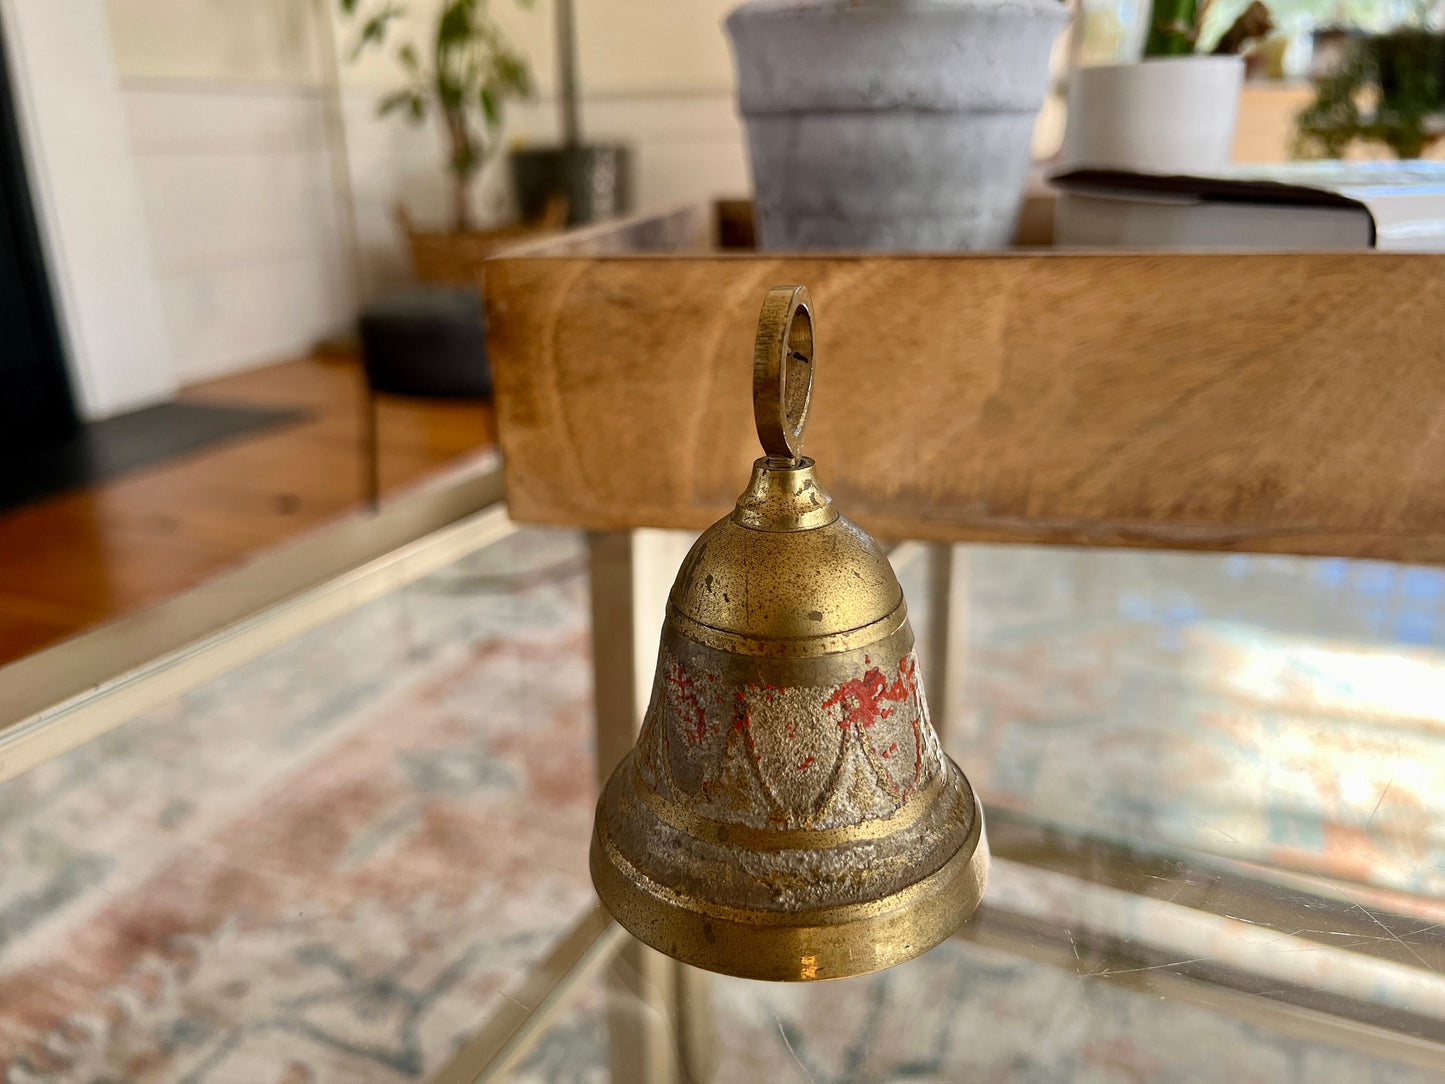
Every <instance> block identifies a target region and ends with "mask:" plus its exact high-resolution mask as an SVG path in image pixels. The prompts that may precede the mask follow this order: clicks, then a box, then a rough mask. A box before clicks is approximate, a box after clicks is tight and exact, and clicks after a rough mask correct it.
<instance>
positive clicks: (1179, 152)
mask: <svg viewBox="0 0 1445 1084" xmlns="http://www.w3.org/2000/svg"><path fill="white" fill-rule="evenodd" d="M1243 84H1244V61H1243V60H1242V59H1241V58H1239V57H1237V56H1181V57H1158V58H1152V59H1148V60H1141V61H1139V62H1138V63H1137V64H1108V65H1103V66H1100V67H1096V68H1078V69H1075V70H1074V72H1073V73H1072V74H1071V75H1070V78H1069V96H1068V103H1069V112H1068V122H1067V124H1068V127H1067V128H1066V129H1065V132H1064V146H1063V149H1062V151H1060V153H1059V162H1060V165H1061V166H1063V167H1064V168H1066V169H1075V168H1078V167H1081V166H1094V167H1098V168H1103V169H1131V170H1136V171H1139V172H1142V173H1165V174H1173V173H1181V174H1191V173H1215V172H1218V171H1219V170H1221V169H1223V168H1224V167H1225V166H1227V165H1229V158H1230V149H1231V148H1232V147H1233V145H1234V125H1235V120H1236V118H1237V117H1238V115H1239V92H1240V88H1241V87H1242V86H1243Z"/></svg>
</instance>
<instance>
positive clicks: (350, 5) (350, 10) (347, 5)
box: [341, 0, 356, 15]
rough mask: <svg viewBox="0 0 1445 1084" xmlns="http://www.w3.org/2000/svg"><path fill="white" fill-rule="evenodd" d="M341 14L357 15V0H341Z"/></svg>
mask: <svg viewBox="0 0 1445 1084" xmlns="http://www.w3.org/2000/svg"><path fill="white" fill-rule="evenodd" d="M341 14H343V15H355V14H356V0H341Z"/></svg>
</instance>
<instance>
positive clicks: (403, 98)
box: [376, 89, 416, 117]
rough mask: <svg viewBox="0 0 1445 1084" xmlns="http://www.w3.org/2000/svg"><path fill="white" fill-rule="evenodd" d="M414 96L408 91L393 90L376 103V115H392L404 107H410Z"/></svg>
mask: <svg viewBox="0 0 1445 1084" xmlns="http://www.w3.org/2000/svg"><path fill="white" fill-rule="evenodd" d="M415 97H416V95H415V94H414V93H413V92H412V91H411V90H410V89H407V90H394V91H392V92H391V93H390V94H388V95H386V96H385V97H384V98H382V99H381V101H379V102H377V103H376V115H377V116H378V117H384V116H386V115H387V114H388V113H393V112H395V111H396V110H398V109H400V108H401V107H402V106H404V105H410V104H411V100H412V99H413V98H415Z"/></svg>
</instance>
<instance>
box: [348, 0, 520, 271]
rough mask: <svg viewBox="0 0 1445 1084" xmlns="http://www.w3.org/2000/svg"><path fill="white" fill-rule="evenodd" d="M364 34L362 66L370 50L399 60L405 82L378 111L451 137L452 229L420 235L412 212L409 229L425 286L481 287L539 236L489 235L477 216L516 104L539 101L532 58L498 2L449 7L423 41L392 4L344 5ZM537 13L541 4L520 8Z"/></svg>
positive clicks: (357, 49) (376, 0)
mask: <svg viewBox="0 0 1445 1084" xmlns="http://www.w3.org/2000/svg"><path fill="white" fill-rule="evenodd" d="M339 2H340V5H341V11H342V13H343V14H344V15H345V16H347V17H349V18H351V19H354V20H356V22H357V23H358V26H359V29H358V34H357V38H356V42H355V44H354V46H353V49H352V52H351V59H352V60H353V61H355V60H356V59H357V58H359V57H360V56H361V55H362V54H364V53H365V52H367V51H368V50H370V49H387V48H388V47H389V45H390V44H391V43H392V41H393V39H394V38H397V37H400V38H402V39H403V40H401V41H399V42H398V43H397V44H396V48H395V51H394V53H393V54H392V55H393V56H394V57H395V60H396V63H397V65H398V67H399V68H400V69H401V73H402V77H403V81H402V84H401V85H400V86H399V87H397V88H396V89H395V90H392V91H390V92H389V93H387V94H386V95H385V96H383V97H382V99H381V100H380V102H379V103H378V104H377V112H378V113H379V114H380V115H381V116H388V115H393V114H399V115H401V116H403V117H404V118H406V120H407V121H409V122H410V123H413V124H418V125H424V124H429V123H437V124H439V125H440V127H441V130H442V132H443V135H444V137H445V141H446V142H445V146H446V169H447V173H448V176H449V179H450V185H451V229H450V230H447V231H424V230H418V229H416V228H415V227H414V226H413V224H412V222H411V221H410V219H409V217H408V216H407V215H406V213H405V210H404V209H403V210H402V212H401V213H402V220H403V224H404V225H405V226H406V230H407V235H408V239H409V240H410V242H411V247H412V255H413V258H414V260H415V262H416V265H417V266H416V271H417V274H418V276H419V277H421V278H424V279H444V280H451V281H460V282H475V281H476V271H477V264H478V262H479V261H480V260H481V259H483V258H485V257H486V256H487V255H490V254H491V252H492V251H494V250H495V249H496V247H497V246H498V245H499V244H502V243H505V242H507V241H509V240H515V239H517V237H518V236H519V234H522V233H526V232H530V231H528V230H526V229H525V228H523V229H518V228H511V229H502V230H486V231H479V230H477V229H476V228H475V224H474V220H473V216H472V206H471V203H472V191H473V188H474V187H475V183H476V180H477V177H478V176H479V175H480V174H481V172H482V170H483V169H485V168H486V166H487V164H488V163H489V162H490V161H491V160H492V158H493V157H494V156H495V155H496V152H497V151H498V150H499V149H500V147H501V140H502V125H503V121H504V119H505V111H506V106H507V103H508V102H509V101H511V100H514V99H518V98H525V97H528V96H529V95H530V94H531V93H532V79H531V74H530V71H529V69H528V66H527V61H526V59H525V58H524V57H523V56H522V55H521V54H520V53H518V52H517V51H516V50H515V49H514V48H512V46H511V45H510V44H509V43H508V42H507V40H506V38H505V36H504V35H503V33H502V30H501V27H500V26H498V24H497V22H496V20H495V19H493V17H492V14H491V11H490V9H489V3H488V0H444V2H442V3H440V4H439V5H438V7H437V9H436V19H435V22H434V23H433V24H431V25H430V26H428V27H427V28H426V33H425V34H424V35H423V36H422V37H421V38H420V39H419V40H420V41H422V42H424V43H425V45H424V46H419V45H418V43H417V41H418V39H416V38H413V37H412V36H410V35H408V34H407V33H406V27H405V19H404V18H403V17H404V16H405V15H406V10H405V9H404V8H402V7H401V6H400V5H399V4H396V3H393V2H392V0H339ZM517 3H518V4H519V5H521V6H529V5H530V3H531V0H517Z"/></svg>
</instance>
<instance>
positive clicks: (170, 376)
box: [0, 0, 176, 418]
mask: <svg viewBox="0 0 1445 1084" xmlns="http://www.w3.org/2000/svg"><path fill="white" fill-rule="evenodd" d="M0 16H3V19H4V25H5V31H6V38H7V44H8V46H9V52H10V61H11V73H12V76H13V78H14V82H15V84H16V87H15V89H16V91H17V100H18V102H19V107H20V113H21V117H20V122H21V127H22V129H23V130H24V135H25V145H26V158H27V166H28V168H29V172H30V182H31V188H32V190H33V195H34V197H35V203H36V207H37V211H38V216H39V219H40V223H39V225H40V233H41V237H42V241H43V243H44V245H45V250H46V258H47V263H48V264H49V271H50V276H51V280H52V292H53V293H54V297H55V303H56V309H57V313H58V315H59V318H60V323H61V332H62V336H63V338H64V340H65V346H66V352H67V355H68V361H69V364H70V368H71V376H72V383H73V385H74V387H75V390H76V397H77V399H78V401H79V402H78V405H79V407H80V410H81V413H82V414H83V415H84V416H86V417H90V418H98V417H104V416H106V415H109V414H114V413H118V412H120V411H123V410H127V409H130V408H133V407H138V406H143V405H146V404H148V403H153V402H157V401H159V400H161V399H165V398H167V397H168V396H169V395H170V394H171V393H172V392H173V391H174V389H175V386H176V377H175V369H174V365H173V363H172V358H171V353H170V349H169V344H168V342H167V340H166V336H165V334H164V330H163V326H162V321H161V306H160V302H159V299H158V297H157V293H156V289H155V282H154V279H153V277H152V271H151V258H150V244H149V237H148V234H147V230H146V227H145V223H144V220H143V218H142V214H141V196H140V192H139V188H138V186H137V181H136V176H135V171H134V168H133V163H132V160H131V157H130V154H129V150H128V147H127V144H126V138H125V130H124V123H123V116H122V104H121V99H120V96H119V94H118V91H117V81H116V69H115V65H114V63H113V61H112V58H111V52H110V47H109V41H108V38H107V33H106V22H105V10H104V6H103V0H64V2H58V0H3V3H0Z"/></svg>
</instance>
